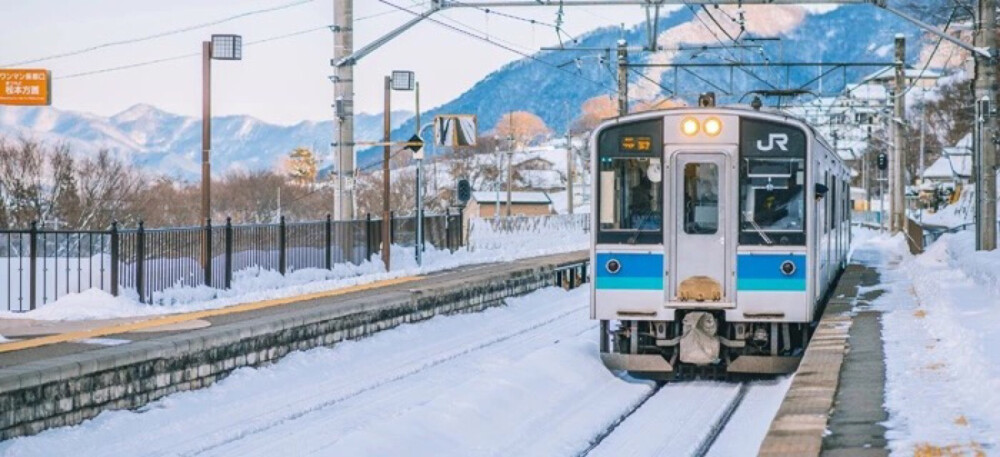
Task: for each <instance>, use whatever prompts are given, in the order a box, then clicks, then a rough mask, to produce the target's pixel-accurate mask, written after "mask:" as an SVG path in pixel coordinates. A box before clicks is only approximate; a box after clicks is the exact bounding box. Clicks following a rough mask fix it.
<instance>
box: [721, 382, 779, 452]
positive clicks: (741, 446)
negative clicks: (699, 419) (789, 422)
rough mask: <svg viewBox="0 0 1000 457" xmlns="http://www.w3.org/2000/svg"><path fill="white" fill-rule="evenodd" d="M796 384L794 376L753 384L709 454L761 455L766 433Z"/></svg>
mask: <svg viewBox="0 0 1000 457" xmlns="http://www.w3.org/2000/svg"><path fill="white" fill-rule="evenodd" d="M791 384H792V376H786V377H783V378H779V379H776V380H773V381H755V382H752V383H750V385H749V388H748V389H747V393H746V396H744V397H743V402H741V403H740V407H739V408H738V409H737V410H736V412H735V413H733V416H732V417H731V418H730V419H729V422H728V423H727V424H726V428H724V429H722V433H720V434H719V437H718V438H716V439H715V444H713V445H712V448H711V449H710V450H709V451H708V454H706V455H707V456H708V457H736V456H744V455H745V456H752V455H757V451H758V450H759V449H760V444H761V442H763V441H764V436H765V435H767V430H768V428H770V426H771V421H772V420H774V415H775V414H777V413H778V408H779V407H781V401H782V400H783V399H784V398H785V393H786V392H788V386H790V385H791Z"/></svg>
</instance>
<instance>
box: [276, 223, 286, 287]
mask: <svg viewBox="0 0 1000 457" xmlns="http://www.w3.org/2000/svg"><path fill="white" fill-rule="evenodd" d="M286 261H287V259H286V258H285V216H281V219H280V220H279V221H278V273H281V274H282V275H284V274H285V262H286Z"/></svg>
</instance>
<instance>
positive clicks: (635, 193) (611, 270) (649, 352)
mask: <svg viewBox="0 0 1000 457" xmlns="http://www.w3.org/2000/svg"><path fill="white" fill-rule="evenodd" d="M591 168H592V170H591V171H592V173H593V174H592V176H594V177H595V182H596V183H597V184H596V185H595V193H594V198H593V204H592V205H593V206H592V214H593V217H592V220H593V222H592V224H593V227H592V228H593V230H592V232H591V233H592V243H591V265H593V273H594V274H593V281H592V282H591V287H592V295H591V296H592V299H591V300H592V302H591V318H593V319H596V320H600V321H601V324H602V325H601V329H602V330H601V352H602V358H603V359H604V361H605V364H606V365H608V366H609V367H611V368H614V369H623V370H627V371H631V372H635V373H640V374H646V375H650V376H662V375H664V374H669V373H671V372H674V371H678V369H680V368H684V367H703V368H704V367H710V368H712V369H714V370H724V371H728V372H754V373H784V372H790V371H793V370H794V369H795V368H796V367H797V365H798V361H799V358H800V357H801V352H802V350H803V349H804V347H805V345H806V343H807V342H808V338H809V334H810V329H811V325H812V323H813V322H814V321H815V319H816V318H817V314H818V307H819V306H820V305H821V303H822V299H823V297H824V295H825V294H826V293H827V291H828V290H829V289H830V287H831V286H832V284H833V283H834V281H835V280H836V278H837V277H838V275H839V273H840V272H841V271H842V269H843V268H844V266H845V264H846V259H847V254H848V249H849V245H850V221H849V215H850V211H849V210H850V208H849V201H850V195H849V185H848V182H849V178H850V172H849V169H848V168H847V167H846V166H845V165H844V163H843V161H842V160H841V159H840V158H839V156H838V155H837V154H836V153H835V152H834V151H832V150H831V148H830V147H829V146H828V145H827V143H826V142H825V141H824V140H822V139H821V138H819V137H818V136H817V135H816V132H815V130H813V129H812V128H811V127H809V126H808V125H807V124H805V123H803V122H802V121H800V120H798V119H795V118H792V117H789V116H786V115H784V114H782V113H768V112H760V111H754V110H749V109H737V108H716V107H710V108H684V109H672V110H665V111H654V112H645V113H641V114H634V115H627V116H623V117H619V118H616V119H612V120H609V121H607V122H605V123H603V124H602V125H600V126H599V127H598V128H597V129H596V130H595V131H594V134H593V136H592V138H591Z"/></svg>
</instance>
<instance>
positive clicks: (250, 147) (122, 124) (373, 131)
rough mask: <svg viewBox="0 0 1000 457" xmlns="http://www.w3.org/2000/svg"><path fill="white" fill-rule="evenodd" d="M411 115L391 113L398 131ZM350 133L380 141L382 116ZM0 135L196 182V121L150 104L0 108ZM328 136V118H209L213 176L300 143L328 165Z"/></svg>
mask: <svg viewBox="0 0 1000 457" xmlns="http://www.w3.org/2000/svg"><path fill="white" fill-rule="evenodd" d="M411 115H412V113H409V112H405V111H399V112H394V113H393V116H392V119H393V123H394V125H395V126H397V127H398V126H399V125H400V124H401V123H402V122H403V121H405V120H406V119H408V118H409V117H410V116H411ZM355 128H356V132H357V133H356V137H357V138H365V139H372V138H380V137H381V136H382V133H381V132H382V115H381V114H360V115H358V116H357V118H356V122H355ZM0 135H2V136H6V137H9V138H18V137H27V138H35V139H39V140H43V141H46V142H52V143H64V144H67V145H69V146H70V147H71V148H72V150H73V151H74V153H76V154H81V155H88V154H94V153H96V152H97V151H99V150H101V149H107V150H109V151H112V152H113V153H115V155H117V156H119V157H122V158H127V159H129V160H134V161H135V162H136V163H137V164H139V165H140V166H142V167H145V168H149V169H152V170H155V171H156V172H158V173H162V174H165V175H168V176H172V177H177V178H181V179H195V178H197V177H198V176H199V173H201V165H200V163H201V119H200V118H194V117H187V116H181V115H178V114H173V113H168V112H166V111H163V110H160V109H158V108H156V107H153V106H149V105H135V106H133V107H131V108H129V109H127V110H125V111H122V112H120V113H118V114H115V115H114V116H111V117H103V116H98V115H94V114H90V113H83V112H76V111H63V110H60V109H57V108H51V107H44V108H22V107H4V106H0ZM332 137H333V122H332V121H324V122H309V121H306V122H300V123H298V124H295V125H291V126H282V125H275V124H269V123H267V122H263V121H261V120H258V119H255V118H253V117H250V116H221V117H215V118H212V139H213V144H212V147H213V149H212V165H213V172H214V173H219V174H221V173H224V172H226V171H227V170H230V169H249V170H260V169H269V168H272V167H274V165H275V164H276V163H277V162H278V160H279V159H280V158H281V157H284V156H286V155H287V154H288V152H289V151H291V150H292V149H294V148H296V147H300V146H301V147H307V148H311V149H313V150H314V151H316V152H317V153H318V154H319V158H320V159H321V160H322V161H323V163H324V164H326V163H329V162H330V161H331V155H330V142H331V138H332Z"/></svg>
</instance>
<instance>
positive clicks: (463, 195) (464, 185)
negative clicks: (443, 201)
mask: <svg viewBox="0 0 1000 457" xmlns="http://www.w3.org/2000/svg"><path fill="white" fill-rule="evenodd" d="M470 198H472V186H471V185H469V180H468V179H460V180H459V181H458V201H460V202H462V203H465V202H467V201H469V199H470Z"/></svg>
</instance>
